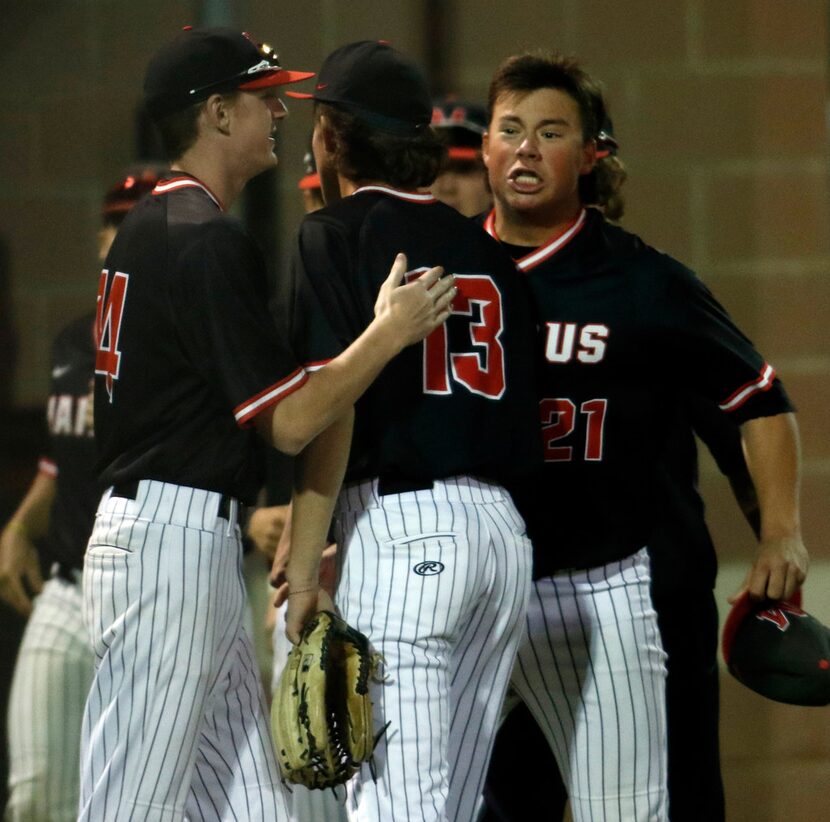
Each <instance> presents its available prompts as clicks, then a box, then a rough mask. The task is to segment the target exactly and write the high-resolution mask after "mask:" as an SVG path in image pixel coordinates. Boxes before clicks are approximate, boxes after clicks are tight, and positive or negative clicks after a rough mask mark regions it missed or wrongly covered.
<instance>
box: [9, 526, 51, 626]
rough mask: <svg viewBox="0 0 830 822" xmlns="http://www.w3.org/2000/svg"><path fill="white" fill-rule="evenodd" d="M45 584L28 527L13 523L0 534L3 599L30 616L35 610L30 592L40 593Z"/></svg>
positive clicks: (24, 614) (16, 609) (19, 611)
mask: <svg viewBox="0 0 830 822" xmlns="http://www.w3.org/2000/svg"><path fill="white" fill-rule="evenodd" d="M24 580H25V582H26V584H25V585H24ZM27 586H28V590H27ZM42 587H43V579H42V578H41V575H40V563H39V560H38V554H37V549H36V548H35V546H34V544H33V543H32V541H31V540H30V539H29V538H28V536H27V535H26V532H25V528H24V527H23V526H22V525H21V524H19V523H17V522H10V523H9V524H8V525H6V527H5V528H4V529H3V533H2V534H0V598H2V599H3V600H4V601H5V602H7V603H8V604H9V605H11V607H12V608H14V609H15V611H17V612H18V613H20V614H22V615H23V616H29V614H31V613H32V597H31V594H30V592H32V593H35V594H37V593H40V590H41V588H42Z"/></svg>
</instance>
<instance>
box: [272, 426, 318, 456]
mask: <svg viewBox="0 0 830 822" xmlns="http://www.w3.org/2000/svg"><path fill="white" fill-rule="evenodd" d="M311 440H312V437H311V436H305V435H303V433H302V432H294V431H282V430H280V431H274V437H273V445H274V448H276V449H277V450H278V451H282V453H283V454H287V455H288V456H289V457H296V456H297V454H299V453H300V452H301V451H302V450H303V449H304V448H305V447H306V445H308V444H309V442H311Z"/></svg>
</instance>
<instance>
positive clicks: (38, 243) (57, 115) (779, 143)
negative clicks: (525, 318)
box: [0, 0, 830, 822]
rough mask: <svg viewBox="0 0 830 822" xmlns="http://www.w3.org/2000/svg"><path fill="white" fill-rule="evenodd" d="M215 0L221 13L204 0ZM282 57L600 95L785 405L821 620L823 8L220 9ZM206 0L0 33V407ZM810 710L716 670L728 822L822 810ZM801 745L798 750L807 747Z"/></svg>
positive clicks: (27, 401) (291, 137)
mask: <svg viewBox="0 0 830 822" xmlns="http://www.w3.org/2000/svg"><path fill="white" fill-rule="evenodd" d="M219 5H221V4H219ZM231 5H232V7H231V8H230V9H229V13H235V14H236V16H237V19H238V20H239V22H240V27H243V28H245V29H248V30H250V31H252V32H254V33H255V34H257V35H258V36H261V37H262V38H264V39H266V40H268V41H269V42H271V43H272V44H273V45H275V46H276V47H277V50H278V52H279V53H280V55H281V56H282V57H283V61H284V63H285V65H287V66H290V67H296V68H310V69H315V68H317V67H319V64H320V62H321V61H322V59H323V57H324V56H325V55H326V54H327V53H328V52H329V51H330V50H331V49H332V48H334V47H335V46H337V45H339V44H341V43H344V42H347V41H349V40H353V39H361V38H384V39H389V40H391V41H393V42H394V43H395V44H396V45H398V46H399V47H400V48H402V49H404V50H406V51H408V52H410V53H412V54H413V55H415V56H416V57H419V58H422V59H423V58H426V56H427V55H428V54H429V53H430V52H434V50H435V49H436V48H444V49H445V50H446V51H445V55H444V58H445V59H444V62H445V65H446V75H447V76H445V77H443V78H441V80H442V82H441V84H440V85H441V86H443V87H445V88H450V89H455V90H456V91H457V92H458V93H459V94H461V95H463V96H468V97H473V98H479V99H484V97H485V96H486V90H487V84H488V81H489V77H490V75H491V73H492V70H493V68H494V67H495V66H496V65H497V63H498V62H499V61H500V60H501V59H503V58H504V57H506V56H507V55H509V54H512V53H515V52H516V51H520V50H526V49H537V48H557V49H560V50H562V51H565V52H570V53H574V54H576V55H578V56H580V57H581V58H582V59H583V61H584V63H585V64H586V66H587V68H588V69H589V70H590V71H591V72H592V73H594V74H595V75H596V76H598V77H599V78H600V79H602V80H603V81H604V83H605V85H606V88H607V92H608V97H609V100H610V103H611V110H612V113H613V115H614V121H615V126H616V131H617V135H618V137H619V139H620V142H621V144H622V152H621V154H622V157H623V159H624V160H625V162H626V164H627V166H628V169H629V173H630V178H629V182H628V183H627V184H626V192H627V200H628V209H627V215H626V217H625V218H624V221H623V222H624V225H626V226H627V227H628V228H629V229H631V230H633V231H636V232H637V233H640V234H642V235H643V236H644V238H646V239H647V240H648V241H649V242H651V243H652V244H653V245H656V246H658V247H660V248H662V249H664V250H665V251H667V252H669V253H671V254H673V255H674V256H676V257H678V258H679V259H681V260H683V261H684V262H685V263H687V264H688V265H690V266H691V267H692V268H694V269H695V270H696V271H698V273H699V274H700V275H701V276H702V277H703V278H704V279H705V280H706V281H707V282H708V283H709V284H710V285H711V287H712V288H713V290H714V291H715V293H716V294H717V295H718V296H719V298H720V299H721V301H722V302H723V303H724V304H725V306H726V307H727V308H728V309H729V311H730V312H731V313H732V314H733V315H734V317H735V318H736V319H737V321H738V323H739V324H740V325H741V327H742V328H743V329H744V330H745V331H746V332H747V333H748V334H749V336H750V337H751V338H752V339H753V340H754V341H755V342H756V343H757V344H758V346H759V347H760V348H761V350H763V351H764V352H765V354H766V355H767V357H768V358H769V359H770V361H771V362H773V363H774V364H775V365H776V367H777V368H778V370H779V372H780V374H781V375H782V377H783V378H784V380H785V381H786V383H787V386H788V388H789V389H790V392H791V394H792V397H793V399H794V400H795V402H796V403H797V405H798V407H799V409H800V415H799V420H800V425H801V429H802V435H803V441H804V487H803V507H804V532H805V538H806V541H807V543H808V545H809V547H810V548H811V550H812V553H813V557H814V567H813V572H812V577H811V580H810V581H809V582H808V585H807V589H806V602H807V605H808V607H809V608H810V609H811V610H813V611H814V612H816V613H817V614H818V615H820V616H822V618H823V619H824V620H825V622H828V623H830V594H828V590H830V517H828V516H827V502H828V499H830V426H828V425H827V421H826V409H827V408H828V406H830V388H829V387H828V386H830V336H828V332H827V326H828V321H830V197H829V196H828V182H829V181H830V175H829V174H828V168H829V166H828V146H829V143H828V123H827V110H828V108H827V107H828V68H829V67H830V48H829V47H828V44H829V43H830V34H828V16H830V12H828V6H827V3H826V2H822V1H821V0H787V2H781V0H729V2H724V0H667V1H666V2H662V3H655V2H649V1H648V0H626V2H618V3H612V2H605V1H604V0H603V2H600V0H509V2H507V0H445V3H444V4H443V6H441V7H440V8H441V13H442V16H443V18H444V20H445V25H446V29H445V30H444V31H443V32H442V35H441V41H442V42H441V43H440V44H438V43H435V42H432V41H430V40H428V39H427V35H426V34H425V31H426V27H425V16H426V14H427V11H428V9H429V8H433V9H435V8H437V7H438V6H436V4H435V3H432V4H430V3H429V2H427V0H399V2H395V3H382V2H377V0H350V2H348V3H345V2H341V0H304V2H302V3H290V2H283V3H279V4H275V3H273V2H270V0H269V2H265V0H247V2H244V3H242V2H240V3H236V4H231ZM203 6H204V4H200V3H198V2H195V1H194V2H177V0H165V2H161V0H143V1H142V2H141V3H135V2H128V0H11V2H10V3H7V4H6V6H4V9H3V25H2V27H0V72H2V75H3V77H4V80H5V82H4V83H3V84H2V86H0V111H2V115H0V116H2V120H3V128H2V129H0V237H1V238H2V240H3V242H4V243H5V245H6V246H7V249H8V253H9V261H10V273H9V277H10V283H11V300H12V307H13V314H12V318H11V321H12V324H13V326H14V328H15V330H16V332H17V335H18V338H19V354H18V362H17V369H16V372H15V376H14V380H13V385H12V397H13V402H14V404H15V405H16V406H18V407H33V406H37V405H38V404H40V403H41V402H42V399H43V396H44V394H45V392H46V387H47V370H48V368H47V365H48V347H49V341H50V339H51V337H52V335H53V334H54V332H55V331H56V330H57V328H58V327H59V326H60V325H62V324H63V322H64V321H65V319H67V318H69V317H70V316H73V315H75V314H78V313H80V312H81V311H83V310H87V309H88V308H89V307H90V306H91V304H92V302H93V301H94V289H95V282H96V261H95V232H96V229H97V226H98V208H99V202H100V197H101V195H102V193H103V191H104V190H105V189H106V187H107V186H108V185H109V184H110V183H111V182H112V181H114V180H115V179H116V178H117V176H118V175H119V174H120V171H121V169H122V168H123V167H124V166H126V165H127V164H129V163H130V162H132V161H133V160H134V157H135V137H134V135H135V123H134V117H135V109H136V105H137V102H138V100H139V97H140V88H141V79H142V74H143V67H144V64H145V62H146V59H147V57H148V55H149V54H150V53H151V52H152V51H153V49H154V48H155V47H156V46H157V45H158V44H159V43H160V42H161V41H162V40H164V39H166V38H167V37H168V36H170V34H171V33H172V32H174V31H175V30H176V29H177V28H178V27H180V26H181V25H184V24H186V23H191V22H194V21H196V20H198V16H199V14H200V12H201V11H202V10H203ZM289 106H290V108H291V115H290V117H289V118H288V119H287V121H286V122H285V123H284V126H283V128H282V130H281V133H280V135H279V137H278V143H279V153H280V156H281V162H280V171H279V177H278V194H279V208H278V212H277V213H278V215H279V218H280V225H279V239H280V243H279V244H280V255H281V257H282V258H283V259H285V257H286V256H287V254H288V250H289V249H290V244H291V236H292V234H293V229H294V226H295V225H296V222H297V221H298V220H299V219H300V216H301V207H300V202H299V198H298V195H297V190H296V181H297V179H298V177H299V176H300V174H301V157H302V154H303V151H304V149H305V145H306V141H307V138H308V134H309V130H310V124H311V117H310V110H309V108H308V107H307V106H304V105H303V104H302V103H299V102H294V103H289ZM703 488H704V492H705V495H706V499H707V503H708V507H709V516H710V521H711V523H712V528H713V531H714V534H715V537H716V541H717V544H718V548H719V552H720V556H721V560H722V573H721V582H720V584H719V589H718V592H719V594H718V595H719V597H721V602H722V603H724V608H725V607H726V606H725V601H724V599H723V597H725V595H726V594H727V593H728V590H729V587H730V586H732V585H734V584H737V583H738V582H739V580H740V577H741V576H742V574H743V572H744V569H745V566H746V563H747V561H748V558H749V557H751V555H752V551H753V544H752V538H751V535H750V533H749V530H748V529H747V527H746V526H745V525H744V524H743V523H742V522H741V521H740V519H739V517H738V516H737V514H736V511H735V508H734V505H733V504H732V503H731V501H730V499H729V494H728V490H727V486H726V484H725V483H724V482H723V480H722V479H721V478H720V477H719V476H718V475H717V472H716V469H715V468H714V467H713V466H712V464H711V462H710V461H707V460H704V464H703ZM829 724H830V719H828V713H827V712H826V711H823V712H822V711H816V710H808V709H788V708H783V707H779V706H775V705H773V704H772V703H769V702H765V701H764V700H761V699H760V698H756V697H755V696H754V695H752V694H751V693H749V692H748V691H746V690H745V689H741V688H740V687H739V686H738V685H737V684H733V683H732V682H731V681H730V680H729V679H728V678H725V680H724V711H723V727H724V763H725V773H726V780H727V790H728V797H729V805H730V819H733V820H744V819H746V820H750V819H751V820H753V822H764V821H765V820H768V821H769V822H776V821H777V820H783V819H785V818H786V819H787V820H792V822H799V821H800V820H805V821H806V820H817V819H821V818H826V816H827V814H826V810H825V808H824V806H823V803H822V799H823V797H822V794H821V789H820V787H819V785H821V784H824V785H826V784H828V779H830V741H828V740H830V733H828V732H827V731H828V730H830V727H828V725H829ZM807 742H809V744H807Z"/></svg>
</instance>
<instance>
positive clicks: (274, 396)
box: [233, 368, 308, 425]
mask: <svg viewBox="0 0 830 822" xmlns="http://www.w3.org/2000/svg"><path fill="white" fill-rule="evenodd" d="M307 379H308V374H307V373H306V372H305V370H304V369H302V368H300V369H298V370H297V371H295V372H294V373H293V374H291V375H290V376H289V377H286V379H284V380H282V381H281V382H278V383H276V385H272V386H271V387H270V388H266V389H265V391H263V392H261V393H260V394H257V395H256V396H255V397H252V398H251V399H250V400H248V401H247V402H245V403H243V404H242V405H238V406H237V407H236V408H235V409H234V412H233V415H234V417H235V419H236V422H237V423H238V424H239V425H244V424H245V423H247V422H249V421H250V420H251V418H252V417H255V416H256V415H257V414H258V413H259V412H260V411H262V410H263V408H266V407H267V406H269V405H273V404H274V403H276V402H279V401H280V400H283V399H285V398H286V397H287V396H288V395H289V394H292V393H293V392H294V391H296V390H297V389H298V388H299V387H300V386H301V385H302V384H303V383H304V382H305V381H306V380H307Z"/></svg>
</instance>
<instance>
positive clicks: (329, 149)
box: [317, 114, 337, 154]
mask: <svg viewBox="0 0 830 822" xmlns="http://www.w3.org/2000/svg"><path fill="white" fill-rule="evenodd" d="M317 125H318V127H319V129H320V137H321V138H322V143H323V148H324V149H325V151H326V153H327V154H332V153H333V152H334V151H335V149H336V148H337V141H336V139H335V137H334V132H333V130H332V128H331V125H330V124H329V121H328V118H327V117H326V115H325V114H320V119H319V120H318V122H317Z"/></svg>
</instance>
